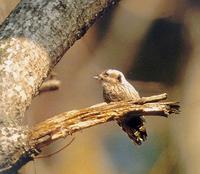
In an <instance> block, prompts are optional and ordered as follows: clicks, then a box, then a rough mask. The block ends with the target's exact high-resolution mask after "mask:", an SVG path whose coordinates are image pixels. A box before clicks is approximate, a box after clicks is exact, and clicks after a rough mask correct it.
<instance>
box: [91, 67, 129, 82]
mask: <svg viewBox="0 0 200 174" xmlns="http://www.w3.org/2000/svg"><path fill="white" fill-rule="evenodd" d="M94 78H95V79H97V80H99V81H101V82H102V83H124V82H126V79H125V77H124V75H123V73H122V72H120V71H118V70H114V69H108V70H106V71H103V72H102V73H100V74H98V75H96V76H94Z"/></svg>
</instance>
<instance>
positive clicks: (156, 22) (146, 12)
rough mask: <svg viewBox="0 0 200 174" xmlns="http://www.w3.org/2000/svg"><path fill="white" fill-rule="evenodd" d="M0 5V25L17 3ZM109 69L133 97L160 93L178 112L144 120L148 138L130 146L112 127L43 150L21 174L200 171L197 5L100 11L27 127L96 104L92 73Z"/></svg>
mask: <svg viewBox="0 0 200 174" xmlns="http://www.w3.org/2000/svg"><path fill="white" fill-rule="evenodd" d="M18 2H19V1H18V0H0V22H2V21H3V20H4V19H5V18H6V16H7V15H8V14H9V13H10V12H11V10H12V9H14V7H15V6H16V4H17V3H18ZM108 68H115V69H118V70H120V71H122V72H123V73H124V74H125V75H126V77H128V79H129V81H130V82H131V83H132V84H133V85H134V86H135V88H136V89H137V90H138V91H139V92H140V95H141V96H149V95H154V94H160V93H163V92H167V93H168V94H169V100H175V101H180V102H181V114H180V115H176V116H175V115H172V116H170V117H169V118H168V119H166V118H163V117H160V118H159V117H148V118H146V120H147V121H146V127H147V130H148V140H147V141H146V142H144V143H143V145H142V146H135V145H134V144H133V143H132V142H131V140H130V139H129V138H128V137H127V135H126V134H125V133H124V132H123V131H121V129H120V127H119V126H118V125H117V124H116V123H114V122H113V123H107V124H104V125H99V126H96V127H92V128H90V129H86V130H83V131H82V132H79V133H76V134H74V135H72V136H71V137H70V136H69V137H67V138H66V139H63V140H60V141H58V142H56V143H54V144H52V145H50V146H49V147H47V148H45V149H44V152H43V154H44V155H45V154H50V153H52V152H55V151H56V150H58V149H60V148H62V147H63V146H64V145H65V144H67V143H68V142H69V141H70V140H71V139H72V138H73V137H75V141H74V142H73V143H72V144H71V145H70V146H69V147H67V148H66V149H64V150H63V151H62V152H60V153H58V154H56V155H54V156H52V157H50V158H44V159H35V161H34V162H29V163H28V165H26V166H24V167H23V169H22V170H21V171H20V172H21V173H22V174H35V173H36V174H41V173H42V174H55V173H56V174H66V173H68V174H89V173H94V174H102V173H106V174H107V173H109V174H121V173H123V174H160V173H162V174H169V173H170V174H180V173H181V174H191V173H196V174H197V173H200V165H199V164H200V135H199V132H200V107H199V105H200V91H199V88H200V77H199V76H200V1H199V0H145V1H141V0H123V1H121V2H120V3H119V5H117V6H115V8H113V9H111V10H110V11H108V12H107V13H105V15H104V17H103V18H101V19H99V20H98V22H96V23H95V24H94V25H93V27H91V28H90V29H89V31H88V32H87V33H86V35H85V36H84V37H83V38H82V39H81V40H79V41H77V42H76V43H75V45H74V46H73V47H72V48H71V49H70V50H69V51H68V52H67V53H66V54H65V56H64V57H63V59H62V60H61V61H60V62H59V63H58V65H57V66H56V68H55V72H56V73H57V74H58V78H59V79H60V80H61V82H62V85H61V88H60V90H58V91H56V92H49V93H45V94H41V95H39V96H37V97H36V98H35V99H34V100H33V103H32V105H31V107H30V108H29V110H28V112H27V114H26V120H25V121H26V122H27V124H28V125H30V126H33V125H34V124H36V123H38V122H40V121H43V120H45V119H47V118H49V117H51V116H53V115H55V114H58V113H61V112H63V111H68V110H72V109H77V108H83V107H86V106H90V105H93V104H96V103H99V102H102V101H103V99H102V88H101V86H100V84H99V83H97V82H96V81H95V80H93V78H92V77H93V75H95V74H97V73H100V72H101V71H103V70H105V69H108Z"/></svg>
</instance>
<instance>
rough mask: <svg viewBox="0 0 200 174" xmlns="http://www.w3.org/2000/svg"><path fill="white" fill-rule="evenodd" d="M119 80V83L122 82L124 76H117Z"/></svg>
mask: <svg viewBox="0 0 200 174" xmlns="http://www.w3.org/2000/svg"><path fill="white" fill-rule="evenodd" d="M117 80H118V81H119V82H122V76H121V75H120V74H119V75H118V76H117Z"/></svg>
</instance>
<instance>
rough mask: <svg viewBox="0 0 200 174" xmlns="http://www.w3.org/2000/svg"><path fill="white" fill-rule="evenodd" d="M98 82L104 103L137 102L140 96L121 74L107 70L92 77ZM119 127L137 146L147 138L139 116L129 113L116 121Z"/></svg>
mask: <svg viewBox="0 0 200 174" xmlns="http://www.w3.org/2000/svg"><path fill="white" fill-rule="evenodd" d="M94 78H95V79H97V80H99V81H100V82H101V84H102V87H103V98H104V101H105V102H106V103H110V102H117V101H123V100H138V99H140V96H139V94H138V92H137V91H136V90H135V88H134V87H133V86H132V85H131V84H130V83H129V82H128V81H127V80H126V78H125V77H124V75H123V73H122V72H120V71H118V70H114V69H108V70H106V71H103V72H102V73H100V74H98V75H96V76H94ZM117 122H118V124H119V126H121V127H122V129H123V130H124V131H125V132H126V133H127V134H128V136H129V137H130V138H131V139H132V140H133V142H134V143H135V144H137V145H141V144H142V142H143V141H145V140H146V138H147V132H146V128H145V127H144V122H145V120H144V117H143V116H141V115H138V116H137V115H136V116H133V114H131V113H129V114H128V115H127V116H126V117H125V118H123V119H119V120H117Z"/></svg>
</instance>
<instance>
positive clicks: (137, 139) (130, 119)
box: [118, 115, 147, 145]
mask: <svg viewBox="0 0 200 174" xmlns="http://www.w3.org/2000/svg"><path fill="white" fill-rule="evenodd" d="M144 122H145V120H144V118H143V116H131V115H128V116H126V118H125V119H121V120H118V124H119V126H121V127H122V129H123V131H125V132H126V133H127V134H128V136H129V137H130V139H132V140H133V142H134V143H135V144H137V145H141V144H142V142H143V141H145V140H146V139H147V132H146V128H145V127H144Z"/></svg>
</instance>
